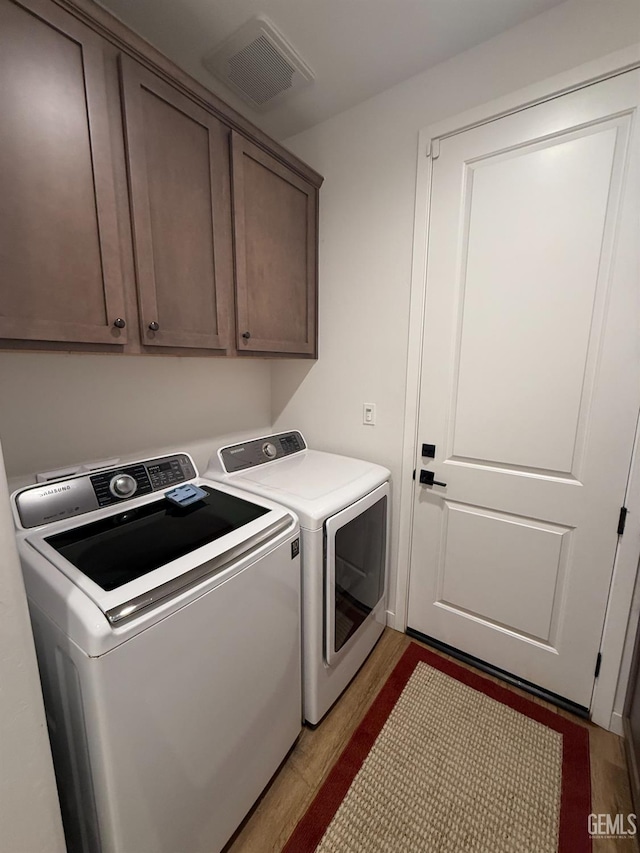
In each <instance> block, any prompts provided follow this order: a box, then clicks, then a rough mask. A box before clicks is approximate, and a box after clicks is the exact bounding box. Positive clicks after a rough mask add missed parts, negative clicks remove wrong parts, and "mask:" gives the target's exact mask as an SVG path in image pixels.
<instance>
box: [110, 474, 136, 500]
mask: <svg viewBox="0 0 640 853" xmlns="http://www.w3.org/2000/svg"><path fill="white" fill-rule="evenodd" d="M137 488H138V484H137V483H136V481H135V480H134V478H133V477H132V476H131V475H130V474H116V476H115V477H113V478H112V480H111V482H110V483H109V491H110V492H111V494H112V495H113V496H114V497H116V498H130V497H133V495H134V494H135V493H136V489H137Z"/></svg>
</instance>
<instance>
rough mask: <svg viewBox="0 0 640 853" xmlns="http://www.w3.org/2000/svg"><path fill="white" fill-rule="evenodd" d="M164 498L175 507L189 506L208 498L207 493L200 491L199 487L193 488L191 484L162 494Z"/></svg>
mask: <svg viewBox="0 0 640 853" xmlns="http://www.w3.org/2000/svg"><path fill="white" fill-rule="evenodd" d="M164 496H165V498H166V499H167V500H168V501H171V503H172V504H175V505H176V506H190V504H194V503H196V502H197V501H201V500H202V499H203V498H206V497H208V494H207V492H205V490H204V489H201V488H200V486H194V485H192V484H191V483H185V485H184V486H177V487H176V488H175V489H171V491H169V492H165V493H164Z"/></svg>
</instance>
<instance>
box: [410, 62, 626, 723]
mask: <svg viewBox="0 0 640 853" xmlns="http://www.w3.org/2000/svg"><path fill="white" fill-rule="evenodd" d="M639 92H640V74H639V73H638V72H631V73H628V74H625V75H621V76H620V77H618V78H614V79H612V80H608V81H605V82H603V83H599V84H596V85H593V86H590V87H587V88H585V89H583V90H580V91H578V92H574V93H571V94H569V95H565V96H564V97H562V98H557V99H554V100H553V101H550V102H548V103H545V104H541V105H539V106H536V107H532V108H529V109H526V110H522V111H521V112H518V113H515V114H513V115H510V116H507V117H505V118H502V119H499V120H496V121H493V122H489V123H487V124H485V125H482V126H480V127H476V128H473V129H471V130H469V131H466V132H464V133H460V134H457V135H454V136H452V137H448V138H445V139H444V140H442V141H441V145H440V156H439V158H438V159H437V160H435V161H434V164H433V171H432V196H431V222H430V233H429V238H428V239H429V252H428V269H427V301H426V323H425V328H426V333H425V337H424V346H423V359H422V386H421V403H420V412H419V433H420V442H423V441H424V442H429V443H433V444H435V445H436V448H437V449H436V456H435V458H434V459H433V462H432V463H431V464H430V466H429V467H430V468H432V469H433V470H434V472H435V474H436V479H437V480H440V481H443V482H445V483H446V484H447V485H446V486H445V487H440V486H435V485H434V486H421V485H419V484H417V485H416V502H415V508H414V525H413V544H412V562H411V579H410V597H409V626H410V627H412V628H414V629H416V630H418V631H421V632H422V633H424V634H427V635H428V636H432V637H434V638H436V639H438V640H441V641H442V642H445V643H448V644H449V645H452V646H454V647H456V648H459V649H461V650H463V651H465V652H467V653H469V654H471V655H474V656H475V657H478V658H480V659H482V660H485V661H487V662H489V663H491V664H493V665H494V666H497V667H499V668H502V669H505V670H507V671H509V672H512V673H514V674H516V675H518V676H519V677H521V678H524V679H526V680H528V681H531V682H533V683H535V684H538V685H540V686H542V687H544V688H545V689H547V690H549V691H551V692H553V693H557V694H559V695H561V696H564V697H566V698H567V699H569V700H571V701H573V702H575V703H577V704H579V705H582V706H585V707H588V705H589V704H590V698H591V692H592V688H593V680H594V677H593V673H594V668H595V661H596V656H597V652H598V648H599V644H600V636H601V631H602V624H603V620H604V613H605V608H606V601H607V595H608V589H609V584H610V579H611V572H612V567H613V560H614V557H615V550H616V545H617V533H616V530H617V518H618V513H619V509H620V506H621V505H622V504H623V501H624V494H625V488H626V480H627V474H628V470H629V464H630V458H631V450H632V445H633V437H634V430H635V423H636V419H637V413H638V406H639V405H640V400H639V399H638V396H639V395H638V390H637V389H638V388H639V387H640V352H639V347H638V340H639V336H638V319H637V318H638V309H639V308H640V299H639V294H638V282H637V267H635V266H634V265H636V264H637V236H634V225H633V223H634V221H637V219H636V217H637V216H638V209H639V207H640V205H639V199H638V195H639V194H638V175H637V164H638V162H640V157H638V141H637V135H636V134H634V135H632V130H633V129H634V125H635V118H636V111H637V105H638V102H639V94H638V93H639ZM632 150H633V154H632ZM621 376H625V381H624V383H623V382H621V381H620V377H621ZM418 464H419V465H420V464H425V460H418Z"/></svg>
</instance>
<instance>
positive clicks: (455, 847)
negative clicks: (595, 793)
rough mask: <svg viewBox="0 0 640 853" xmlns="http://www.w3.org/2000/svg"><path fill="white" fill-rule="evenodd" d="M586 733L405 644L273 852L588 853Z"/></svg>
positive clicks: (412, 645) (501, 688)
mask: <svg viewBox="0 0 640 853" xmlns="http://www.w3.org/2000/svg"><path fill="white" fill-rule="evenodd" d="M590 807H591V789H590V780H589V735H588V731H587V729H586V728H584V727H582V726H580V725H578V724H576V723H573V722H572V721H570V720H568V719H566V718H565V717H562V716H560V715H559V714H556V713H554V712H553V711H549V710H547V709H546V708H543V707H542V706H540V705H537V704H535V703H534V702H532V701H530V700H529V699H524V698H522V697H520V696H518V695H517V694H515V693H513V692H511V691H510V690H507V689H506V688H504V687H502V686H500V685H498V684H496V683H494V682H493V681H490V680H489V679H487V678H484V677H482V676H480V675H478V674H476V673H475V672H472V671H470V670H468V669H466V668H464V667H461V666H459V665H458V664H456V663H453V662H451V661H448V660H445V659H444V658H441V657H439V656H438V655H435V654H433V653H432V652H430V651H428V650H427V649H424V648H422V647H421V646H418V645H417V644H416V643H412V644H411V645H410V646H409V647H408V648H407V650H406V652H405V653H404V655H403V657H402V658H401V659H400V661H399V663H398V664H397V666H396V668H395V669H394V671H393V672H392V674H391V676H390V677H389V679H388V680H387V682H386V684H385V685H384V687H383V688H382V690H381V691H380V693H379V694H378V696H377V698H376V699H375V701H374V703H373V705H372V706H371V708H370V709H369V711H368V712H367V714H366V716H365V718H364V720H363V721H362V722H361V723H360V725H359V726H358V728H357V729H356V731H355V733H354V734H353V736H352V738H351V740H350V741H349V743H348V744H347V746H346V748H345V750H344V752H343V753H342V755H341V756H340V758H339V759H338V761H337V763H336V764H335V766H334V767H333V769H332V770H331V772H330V774H329V776H328V777H327V779H326V781H325V782H324V784H323V785H322V787H321V789H320V791H319V793H318V794H317V796H316V798H315V800H314V801H313V803H312V804H311V806H310V807H309V809H308V811H307V812H306V814H305V815H304V817H303V818H302V820H301V821H300V823H299V824H298V825H297V827H296V829H295V831H294V833H293V835H292V836H291V838H290V839H289V841H288V842H287V844H286V846H285V848H284V853H312V851H316V853H383V851H384V853H432V851H434V852H435V851H437V853H464V851H473V853H516V851H518V853H588V851H590V850H591V841H590V838H589V834H588V824H587V816H588V814H589V811H590Z"/></svg>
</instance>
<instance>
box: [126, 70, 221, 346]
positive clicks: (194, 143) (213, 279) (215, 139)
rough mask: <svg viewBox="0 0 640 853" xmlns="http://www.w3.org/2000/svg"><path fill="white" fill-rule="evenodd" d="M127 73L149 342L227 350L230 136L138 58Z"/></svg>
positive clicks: (143, 330)
mask: <svg viewBox="0 0 640 853" xmlns="http://www.w3.org/2000/svg"><path fill="white" fill-rule="evenodd" d="M121 72H122V89H123V96H124V115H125V127H126V152H127V160H128V166H129V186H130V194H131V215H132V226H133V238H134V249H135V264H136V277H137V283H138V300H139V306H140V334H141V338H142V343H144V344H145V345H159V346H171V347H197V348H200V349H203V348H204V349H225V348H226V347H227V346H228V345H229V342H230V320H231V307H232V288H233V256H232V252H233V246H232V236H231V203H230V186H229V130H228V129H227V128H225V127H224V125H222V124H221V122H219V121H218V120H217V119H216V118H215V117H214V116H213V115H211V114H210V113H209V112H207V111H206V110H204V109H202V107H200V106H198V105H197V104H196V103H195V102H194V101H192V100H191V99H189V98H187V97H186V96H185V95H183V94H181V93H180V92H178V91H177V90H176V89H175V88H173V87H172V86H170V85H169V84H167V83H165V82H164V81H162V80H160V78H159V77H157V76H156V75H155V74H152V73H151V72H149V71H147V70H146V69H145V68H143V67H142V66H140V65H139V64H138V63H136V62H134V61H133V60H131V59H129V58H128V57H121Z"/></svg>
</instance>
